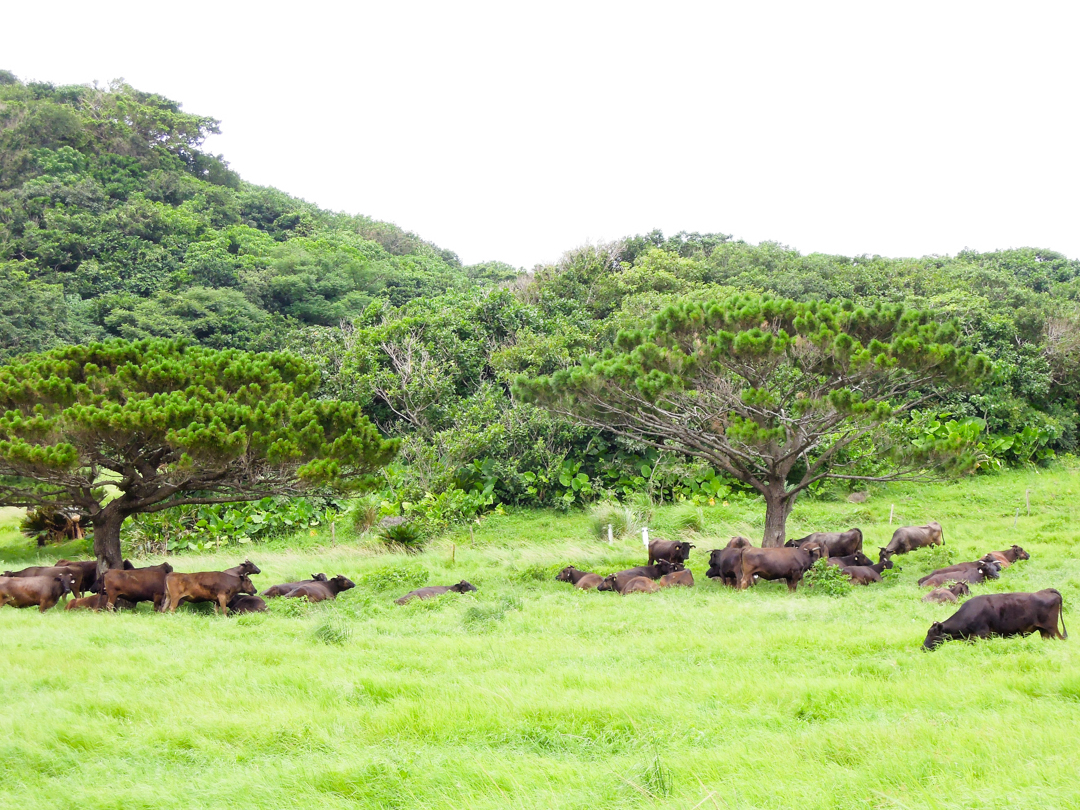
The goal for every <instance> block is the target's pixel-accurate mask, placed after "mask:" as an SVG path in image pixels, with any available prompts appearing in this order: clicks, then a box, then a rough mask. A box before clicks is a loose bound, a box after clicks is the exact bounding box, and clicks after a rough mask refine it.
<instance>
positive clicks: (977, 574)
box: [919, 560, 1000, 588]
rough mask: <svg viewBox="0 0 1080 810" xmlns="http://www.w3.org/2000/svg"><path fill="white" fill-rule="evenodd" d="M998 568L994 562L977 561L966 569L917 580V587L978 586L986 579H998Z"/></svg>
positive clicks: (939, 573) (933, 574)
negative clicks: (961, 583)
mask: <svg viewBox="0 0 1080 810" xmlns="http://www.w3.org/2000/svg"><path fill="white" fill-rule="evenodd" d="M998 571H999V568H998V564H997V563H996V562H987V561H986V560H977V561H976V562H975V563H973V564H972V565H971V567H968V568H961V569H959V570H953V571H935V572H934V573H932V574H929V575H928V576H925V577H923V578H922V579H920V580H919V585H921V586H923V587H926V588H937V587H938V586H940V585H944V584H945V583H946V582H970V583H972V584H973V585H978V584H979V583H980V582H986V580H988V579H999V578H1000V574H999V573H998Z"/></svg>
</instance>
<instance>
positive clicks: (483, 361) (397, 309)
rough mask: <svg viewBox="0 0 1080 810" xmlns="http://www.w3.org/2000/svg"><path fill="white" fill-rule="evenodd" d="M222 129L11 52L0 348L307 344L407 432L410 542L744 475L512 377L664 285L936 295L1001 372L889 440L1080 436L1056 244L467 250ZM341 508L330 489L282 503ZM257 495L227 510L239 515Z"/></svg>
mask: <svg viewBox="0 0 1080 810" xmlns="http://www.w3.org/2000/svg"><path fill="white" fill-rule="evenodd" d="M218 127H219V122H218V121H216V120H214V119H213V118H210V117H205V116H200V115H196V114H192V113H188V112H186V111H184V110H183V108H182V106H181V104H179V103H178V102H175V101H172V100H169V99H166V98H163V97H161V96H159V95H155V94H153V93H149V92H143V91H140V90H136V89H135V88H132V87H130V86H128V85H127V84H125V83H123V82H122V81H117V82H113V83H111V84H109V85H108V86H96V85H94V86H85V85H75V86H54V85H51V84H47V83H40V82H29V83H27V82H23V81H21V80H19V79H18V78H17V77H16V76H15V75H14V74H13V73H11V72H9V71H0V284H2V285H3V289H4V295H3V298H2V303H0V360H2V361H4V362H10V361H12V360H14V359H15V358H18V357H19V356H21V355H24V354H27V353H31V352H41V351H45V350H49V349H56V348H58V347H63V346H66V345H72V344H85V343H90V342H94V341H101V340H106V339H110V338H120V339H124V340H145V339H150V338H172V339H175V338H180V339H182V340H183V341H186V342H187V343H189V344H191V345H195V346H200V347H206V348H208V349H236V350H244V351H285V352H290V353H292V354H295V355H298V356H299V357H301V358H302V359H303V360H304V361H306V362H308V363H311V364H312V365H313V366H314V367H315V368H317V369H318V371H319V372H320V375H321V385H320V387H319V390H318V392H317V394H316V396H318V397H322V398H325V399H333V400H339V401H345V402H349V403H354V404H355V405H356V406H358V407H359V408H360V409H361V410H362V412H363V413H364V414H365V415H366V416H367V417H368V418H369V419H370V420H371V422H372V423H373V424H374V425H375V426H376V427H377V428H378V429H379V430H380V431H381V432H382V434H383V435H384V436H386V437H389V438H392V439H397V440H400V450H399V453H398V456H397V458H396V460H395V461H394V462H393V463H391V464H390V465H389V466H387V467H386V468H385V469H384V470H383V472H382V473H381V479H380V482H379V484H378V487H377V488H376V491H375V492H374V494H372V495H370V496H368V498H367V501H366V502H364V503H361V504H360V506H359V507H358V508H359V510H360V512H361V513H362V514H361V516H360V517H358V518H357V519H358V520H359V521H361V522H363V521H365V520H370V519H371V513H372V512H375V513H376V516H377V515H399V514H403V515H406V516H408V517H411V518H413V519H414V520H413V521H412V523H413V525H414V529H415V532H416V535H417V536H416V537H411V538H410V537H408V536H402V537H399V538H398V539H399V540H403V541H409V540H410V539H412V540H415V539H417V538H418V537H423V536H431V535H433V534H437V533H438V532H440V531H442V530H445V529H446V528H447V527H449V526H450V525H452V524H454V523H457V522H460V521H462V520H466V519H471V518H474V517H476V516H477V515H479V514H482V513H486V512H490V511H492V510H496V509H498V508H500V506H544V507H551V506H554V507H558V508H561V509H568V508H570V507H573V506H580V505H585V504H589V503H592V502H594V501H596V500H598V499H607V500H611V499H628V498H634V497H645V498H648V499H650V500H652V501H656V502H661V501H689V502H699V503H700V502H705V501H708V500H710V499H715V498H717V497H728V496H730V497H741V496H745V495H747V494H752V492H751V488H750V487H748V486H746V484H745V482H742V481H739V480H736V479H734V478H732V477H731V476H730V475H727V474H726V473H725V472H724V471H723V470H720V469H717V468H716V465H713V464H709V463H707V462H705V461H703V460H702V459H701V458H695V457H693V456H692V455H688V454H686V453H684V452H681V451H680V450H679V449H678V448H671V447H665V446H659V447H658V446H654V445H650V444H649V443H648V442H643V441H638V440H635V439H634V438H632V437H627V436H625V435H619V434H618V433H616V432H613V431H610V430H605V429H604V428H603V427H598V426H596V425H593V426H591V427H590V426H586V425H585V424H583V423H582V422H581V420H578V419H574V418H571V417H570V416H567V415H565V414H560V413H557V412H556V411H554V410H552V409H550V408H546V407H544V403H543V402H539V401H536V400H535V398H534V397H530V396H524V395H523V389H522V388H521V387H520V385H519V381H520V380H523V379H532V378H537V377H541V376H543V375H552V374H557V373H558V372H560V371H564V370H566V369H569V368H571V367H573V366H575V365H576V364H577V362H578V361H579V360H580V359H581V358H582V357H583V356H584V355H587V354H590V353H591V354H595V355H600V354H602V353H603V352H604V351H605V350H614V349H616V348H617V345H618V344H619V340H620V335H625V334H628V333H629V332H632V331H633V330H640V329H644V328H646V327H648V326H649V324H651V323H653V322H654V319H655V318H656V317H657V316H658V314H659V313H663V312H665V311H667V309H668V308H669V307H671V306H672V305H675V304H678V305H680V306H687V305H690V304H692V303H693V302H710V301H723V300H729V299H731V298H732V296H739V295H743V296H751V297H753V296H756V297H757V298H758V299H762V297H764V298H763V299H762V300H769V299H773V298H775V299H778V300H785V301H791V302H796V303H797V304H801V303H805V302H825V303H828V302H835V303H836V305H837V306H840V305H841V302H846V303H844V306H850V307H855V308H861V307H868V308H873V307H881V306H897V307H903V308H908V309H912V310H919V311H922V312H926V313H929V314H930V316H931V317H932V318H934V319H938V320H940V321H942V322H950V323H954V324H955V325H956V329H957V330H958V335H959V342H960V343H961V344H962V345H963V346H964V347H965V349H966V350H968V351H970V352H972V353H977V354H979V355H981V356H984V357H985V358H987V359H988V361H989V363H990V364H992V376H991V377H988V378H984V379H981V380H980V382H979V383H978V384H976V385H972V386H968V387H963V386H958V387H955V388H954V387H949V386H940V385H937V386H936V387H935V388H934V390H933V391H932V392H930V391H929V387H926V388H925V390H922V391H916V392H915V393H914V394H912V396H913V397H916V396H917V397H918V398H919V401H920V402H921V401H922V399H923V397H922V394H926V393H928V392H929V393H933V396H932V397H926V402H927V404H926V405H921V406H920V407H919V408H912V409H911V410H910V412H908V413H906V414H905V417H904V419H903V420H901V421H900V422H899V424H898V425H897V426H896V427H895V430H896V431H899V432H900V433H901V434H902V436H900V437H899V438H900V440H901V442H906V443H907V444H908V445H910V446H918V445H919V443H920V442H923V443H926V442H939V443H940V442H951V443H952V445H953V446H954V448H959V449H960V451H962V452H960V455H962V456H963V464H962V465H960V467H961V468H962V469H960V470H958V472H962V473H972V472H984V471H989V470H993V469H998V468H1000V467H1001V466H1003V465H1017V466H1020V465H1023V466H1037V465H1039V464H1041V463H1044V462H1046V461H1047V460H1048V459H1050V458H1052V457H1053V456H1054V455H1055V454H1064V453H1073V452H1075V451H1076V448H1077V443H1078V441H1080V436H1078V422H1080V414H1078V408H1080V261H1078V260H1075V259H1069V258H1067V257H1065V256H1063V255H1061V254H1059V253H1056V252H1054V251H1052V250H1049V249H1042V248H1034V247H1032V248H1022V249H1015V250H1006V251H1000V252H993V253H977V252H974V251H963V252H961V253H959V254H957V255H956V256H927V257H922V258H886V257H881V256H865V255H864V256H852V257H846V256H833V255H822V254H809V255H803V254H801V253H800V252H799V251H798V250H796V249H794V248H791V247H788V246H785V245H782V244H778V243H773V242H763V243H761V244H749V243H747V242H744V241H741V240H739V239H737V238H735V237H733V236H731V235H727V234H722V233H710V234H700V233H678V234H675V235H665V234H663V233H661V232H659V231H653V232H651V233H647V234H638V235H633V236H627V237H626V238H624V239H621V240H618V241H617V242H614V243H611V244H600V245H585V246H578V247H574V248H572V249H569V250H568V251H567V252H566V253H565V254H564V256H563V257H562V258H561V259H560V260H559V261H558V262H556V263H554V264H550V265H546V266H537V267H534V268H529V269H525V268H514V267H511V266H509V265H507V264H505V263H502V262H499V261H490V262H486V263H483V264H478V265H469V266H466V265H463V264H462V262H461V261H460V260H459V259H458V257H457V256H456V255H455V254H454V253H453V252H452V251H451V250H448V249H444V248H441V247H439V246H436V245H434V244H431V243H430V242H427V241H425V240H424V239H422V238H421V237H419V236H417V235H415V234H413V233H411V232H408V231H406V230H403V229H402V228H400V227H398V226H397V225H394V224H390V223H386V222H381V221H378V220H376V219H373V218H369V217H367V216H361V215H352V214H343V213H335V212H330V211H324V210H321V209H319V208H318V207H317V206H316V205H313V204H311V203H308V202H305V201H303V200H299V199H296V198H294V197H291V196H289V195H288V194H286V193H284V192H282V191H279V190H277V189H273V188H266V187H259V186H254V185H252V184H250V183H246V182H244V181H243V180H242V179H241V178H240V177H239V176H238V175H237V174H236V173H235V172H234V171H232V170H231V169H230V168H229V166H228V163H227V162H226V161H225V159H224V157H223V156H220V155H212V154H209V153H208V152H206V151H204V150H203V149H202V146H203V143H204V141H205V139H206V138H207V137H208V136H209V135H210V134H212V133H215V132H217V131H218ZM911 401H914V400H911ZM896 439H897V437H896V436H894V437H893V440H894V442H895V440H896ZM877 449H880V448H877ZM877 455H879V454H878V453H875V447H874V446H866V445H864V446H862V447H861V448H858V452H855V448H852V449H851V451H850V454H849V456H848V457H846V463H848V465H849V467H850V469H851V470H852V471H854V473H856V474H857V475H862V476H866V477H873V476H875V475H877V474H878V473H879V472H880V470H879V469H878V468H877V467H875V457H876V456H877ZM954 455H955V454H954ZM794 474H795V473H792V475H794ZM814 486H815V487H818V488H819V489H820V488H821V487H826V486H843V487H847V490H853V489H856V488H857V487H858V486H860V484H859V483H858V481H856V480H852V481H850V482H847V483H845V482H820V484H817V483H815V484H814ZM811 491H814V490H813V489H812V490H811ZM845 491H846V490H845ZM339 506H340V504H339V502H337V501H334V500H333V499H331V498H330V496H329V495H327V496H326V497H323V498H315V499H314V500H312V501H310V502H307V503H306V504H303V505H301V506H299V507H297V506H295V505H294V506H293V507H290V508H301V509H306V510H309V511H310V510H313V509H322V508H329V509H331V510H333V509H337V508H338V507H339ZM265 507H266V504H264V505H263V507H262V508H264V509H265ZM254 508H255V507H248V508H247V509H248V511H247V512H244V510H242V509H241V510H237V509H233V510H231V514H232V515H234V519H235V520H236V521H239V522H240V523H241V524H244V525H248V526H249V528H250V525H251V524H250V519H251V514H252V511H251V510H252V509H254ZM226 512H229V510H226V509H225V508H224V507H214V508H207V507H203V508H201V509H194V508H191V509H189V510H188V511H187V512H185V513H183V514H181V513H179V512H177V513H175V514H172V515H164V516H154V517H153V518H150V517H147V518H146V519H145V520H144V519H142V518H140V519H139V520H141V521H142V522H141V523H140V524H139V526H138V531H139V532H141V533H142V534H140V536H141V537H143V536H144V537H145V538H148V539H149V540H153V539H154V538H159V539H160V538H163V537H172V536H175V535H177V532H178V527H180V526H185V527H187V529H186V531H183V532H180V534H182V535H183V537H184V542H185V543H187V542H191V543H193V545H194V546H197V545H198V542H199V541H198V538H197V535H198V534H199V530H198V529H197V528H196V526H197V524H199V523H200V521H201V523H202V526H203V528H204V529H205V528H206V527H207V526H209V525H210V524H211V523H213V524H214V525H216V526H218V527H221V526H223V525H224V524H225V523H228V521H226V520H225V515H226ZM170 521H172V524H173V525H172V528H168V526H167V525H166V524H168V523H169V522H170ZM233 528H234V529H236V527H235V526H234V527H233ZM236 531H237V533H238V534H244V533H245V532H244V530H242V529H236Z"/></svg>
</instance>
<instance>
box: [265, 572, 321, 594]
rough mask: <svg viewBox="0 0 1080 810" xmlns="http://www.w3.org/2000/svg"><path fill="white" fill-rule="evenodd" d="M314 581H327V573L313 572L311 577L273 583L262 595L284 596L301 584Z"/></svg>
mask: <svg viewBox="0 0 1080 810" xmlns="http://www.w3.org/2000/svg"><path fill="white" fill-rule="evenodd" d="M313 582H326V574H312V575H311V579H302V580H300V581H298V582H283V583H281V584H280V585H271V586H270V587H269V588H267V589H266V590H265V591H263V592H262V595H263V596H264V597H266V598H267V599H269V598H271V597H273V596H284V595H285V594H287V593H289V592H290V591H294V590H296V589H297V588H299V587H300V586H301V585H311V584H312V583H313Z"/></svg>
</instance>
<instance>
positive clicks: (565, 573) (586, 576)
mask: <svg viewBox="0 0 1080 810" xmlns="http://www.w3.org/2000/svg"><path fill="white" fill-rule="evenodd" d="M555 579H557V580H558V581H559V582H570V583H572V584H573V586H574V587H575V588H578V589H580V590H583V591H590V590H592V589H593V588H595V587H596V586H597V585H599V584H600V583H601V582H603V581H604V578H603V577H602V576H600V575H599V574H590V573H589V572H588V571H579V570H578V569H576V568H574V566H572V565H568V566H566V568H564V569H563V570H562V571H560V572H559V573H557V574H556V575H555Z"/></svg>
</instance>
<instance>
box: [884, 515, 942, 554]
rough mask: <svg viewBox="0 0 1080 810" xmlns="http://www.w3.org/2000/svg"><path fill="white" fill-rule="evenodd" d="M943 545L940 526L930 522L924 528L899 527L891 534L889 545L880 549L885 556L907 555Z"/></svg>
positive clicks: (933, 521)
mask: <svg viewBox="0 0 1080 810" xmlns="http://www.w3.org/2000/svg"><path fill="white" fill-rule="evenodd" d="M936 545H942V546H943V545H945V532H943V531H942V530H941V524H940V523H938V522H937V521H936V520H931V521H930V522H929V523H927V524H926V525H925V526H901V527H900V528H899V529H897V530H896V531H895V532H893V536H892V540H890V541H889V545H887V546H885V548H883V549H882V553H884V554H887V555H890V556H891V555H893V554H907V553H908V552H909V551H914V550H915V549H917V548H923V547H925V546H936Z"/></svg>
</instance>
